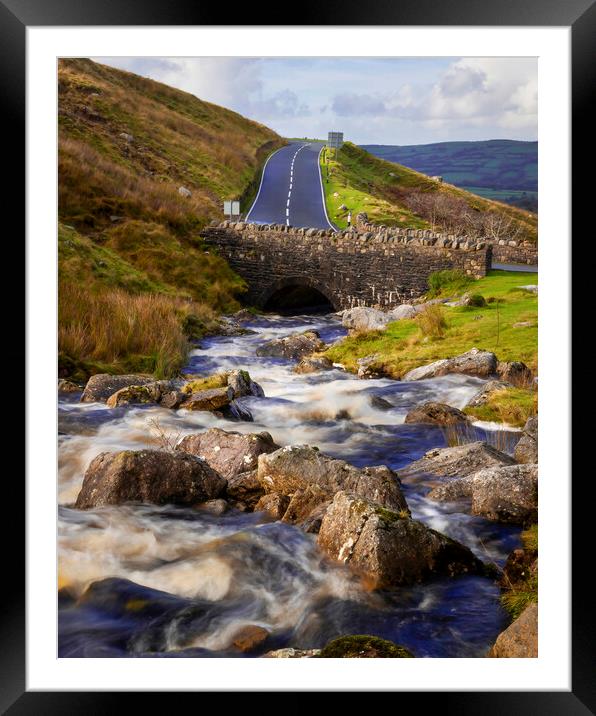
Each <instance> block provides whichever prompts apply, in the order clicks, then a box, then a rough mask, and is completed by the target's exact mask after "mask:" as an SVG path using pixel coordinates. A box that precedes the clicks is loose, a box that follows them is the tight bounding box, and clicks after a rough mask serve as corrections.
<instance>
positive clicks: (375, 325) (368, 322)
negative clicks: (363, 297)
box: [341, 306, 391, 331]
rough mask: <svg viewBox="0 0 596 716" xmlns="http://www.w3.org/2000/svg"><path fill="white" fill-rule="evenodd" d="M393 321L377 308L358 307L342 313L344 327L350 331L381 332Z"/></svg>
mask: <svg viewBox="0 0 596 716" xmlns="http://www.w3.org/2000/svg"><path fill="white" fill-rule="evenodd" d="M390 320H391V319H390V318H389V315H388V314H387V313H383V311H379V310H378V309H377V308H366V307H365V306H358V307H356V308H348V309H347V310H345V311H344V312H343V313H342V316H341V322H342V325H343V326H344V327H345V328H347V329H348V330H350V331H379V330H384V329H385V328H386V327H387V324H388V323H389V321H390Z"/></svg>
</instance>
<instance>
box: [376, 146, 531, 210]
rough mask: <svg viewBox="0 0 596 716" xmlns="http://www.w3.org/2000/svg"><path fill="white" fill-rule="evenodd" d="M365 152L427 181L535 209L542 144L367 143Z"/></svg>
mask: <svg viewBox="0 0 596 716" xmlns="http://www.w3.org/2000/svg"><path fill="white" fill-rule="evenodd" d="M362 148H363V149H365V150H366V151H367V152H370V153H371V154H374V155H375V156H376V157H379V158H380V159H385V160H387V161H390V162H397V163H398V164H403V165H405V166H407V167H410V168H411V169H415V170H416V171H419V172H422V173H424V174H427V175H429V176H435V175H441V176H442V177H443V178H444V180H445V181H447V182H449V183H451V184H455V185H456V186H459V187H461V188H463V189H468V191H472V192H473V193H476V194H479V195H480V196H486V197H487V198H495V199H498V200H499V201H504V202H506V203H508V204H513V205H515V206H521V207H522V208H527V209H529V210H535V209H536V205H537V195H538V142H523V141H514V140H510V139H491V140H488V141H476V142H436V143H434V144H416V145H405V146H397V145H385V144H368V145H362ZM521 202H525V203H523V204H522V203H521Z"/></svg>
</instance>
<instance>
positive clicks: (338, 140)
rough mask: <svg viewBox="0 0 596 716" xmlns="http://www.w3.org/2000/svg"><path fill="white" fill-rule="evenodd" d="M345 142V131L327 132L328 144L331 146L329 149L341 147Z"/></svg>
mask: <svg viewBox="0 0 596 716" xmlns="http://www.w3.org/2000/svg"><path fill="white" fill-rule="evenodd" d="M343 143H344V133H343V132H329V133H328V134H327V146H328V147H329V149H341V147H342V144H343Z"/></svg>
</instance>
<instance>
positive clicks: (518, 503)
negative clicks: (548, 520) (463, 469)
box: [470, 465, 538, 525]
mask: <svg viewBox="0 0 596 716" xmlns="http://www.w3.org/2000/svg"><path fill="white" fill-rule="evenodd" d="M470 479H471V481H472V514H473V515H482V516H483V517H486V518H487V519H489V520H492V521H493V522H507V523H510V524H516V525H529V524H531V523H533V522H536V520H537V519H538V465H509V466H507V467H489V468H486V469H484V470H480V471H479V472H477V473H475V474H474V475H472V476H471V478H470Z"/></svg>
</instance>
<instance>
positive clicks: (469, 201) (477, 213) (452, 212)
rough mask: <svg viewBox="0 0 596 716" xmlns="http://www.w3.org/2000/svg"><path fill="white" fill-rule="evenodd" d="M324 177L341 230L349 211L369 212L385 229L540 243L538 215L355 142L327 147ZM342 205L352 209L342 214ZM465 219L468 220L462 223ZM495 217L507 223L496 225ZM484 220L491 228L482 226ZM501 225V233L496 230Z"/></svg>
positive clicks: (332, 213)
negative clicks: (434, 177) (376, 153)
mask: <svg viewBox="0 0 596 716" xmlns="http://www.w3.org/2000/svg"><path fill="white" fill-rule="evenodd" d="M321 174H322V178H323V187H324V191H325V202H326V206H327V213H328V214H329V218H330V219H331V221H332V222H333V223H335V224H336V225H337V226H338V227H339V228H346V226H347V214H348V210H349V211H351V213H352V221H354V220H355V218H356V214H358V213H359V212H362V211H364V212H366V213H367V214H368V218H369V219H370V221H372V222H373V223H375V224H384V225H386V226H399V227H404V228H419V229H424V228H433V229H435V230H437V231H446V232H448V233H452V232H453V233H457V234H460V233H462V232H464V231H467V232H468V233H470V234H474V235H484V234H485V233H490V231H492V230H493V229H494V230H498V231H505V233H507V234H508V235H512V234H516V235H517V238H525V239H529V240H532V241H535V240H536V238H537V217H536V215H535V214H532V213H529V212H527V211H523V210H521V209H518V208H516V207H514V206H510V205H507V204H503V203H500V202H495V201H492V200H489V199H485V198H482V197H480V196H478V195H476V194H472V193H470V192H467V191H465V190H464V189H460V188H458V187H456V186H454V185H452V184H447V183H445V182H443V183H439V182H436V181H434V180H432V179H430V177H428V176H426V175H425V174H421V173H420V172H417V171H414V170H413V169H408V168H407V167H404V166H402V165H400V164H394V163H392V162H388V161H385V160H383V159H379V158H378V157H375V156H373V155H372V154H369V153H368V152H366V151H365V150H364V149H362V148H361V147H357V146H356V145H354V144H352V143H351V142H346V143H345V144H344V145H343V146H342V148H341V149H339V150H332V149H328V148H326V149H325V150H324V151H323V152H322V154H321ZM429 198H433V199H436V200H437V201H439V202H440V207H439V208H435V209H431V207H430V206H429V205H428V199H429ZM342 205H345V206H346V207H347V209H340V208H339V207H340V206H342ZM463 214H466V216H467V218H465V219H464V218H462V217H463ZM495 217H502V219H499V221H495ZM480 220H482V221H481V223H482V222H485V223H486V224H487V226H484V224H483V225H482V226H478V225H477V224H478V222H479V221H480ZM470 222H472V223H474V222H475V223H474V226H475V227H476V228H470V226H469V225H470ZM488 225H490V226H491V227H492V228H490V229H489V228H488ZM497 225H501V228H500V229H497V228H495V227H496V226H497ZM505 225H506V228H504V227H505ZM466 227H467V228H466Z"/></svg>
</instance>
